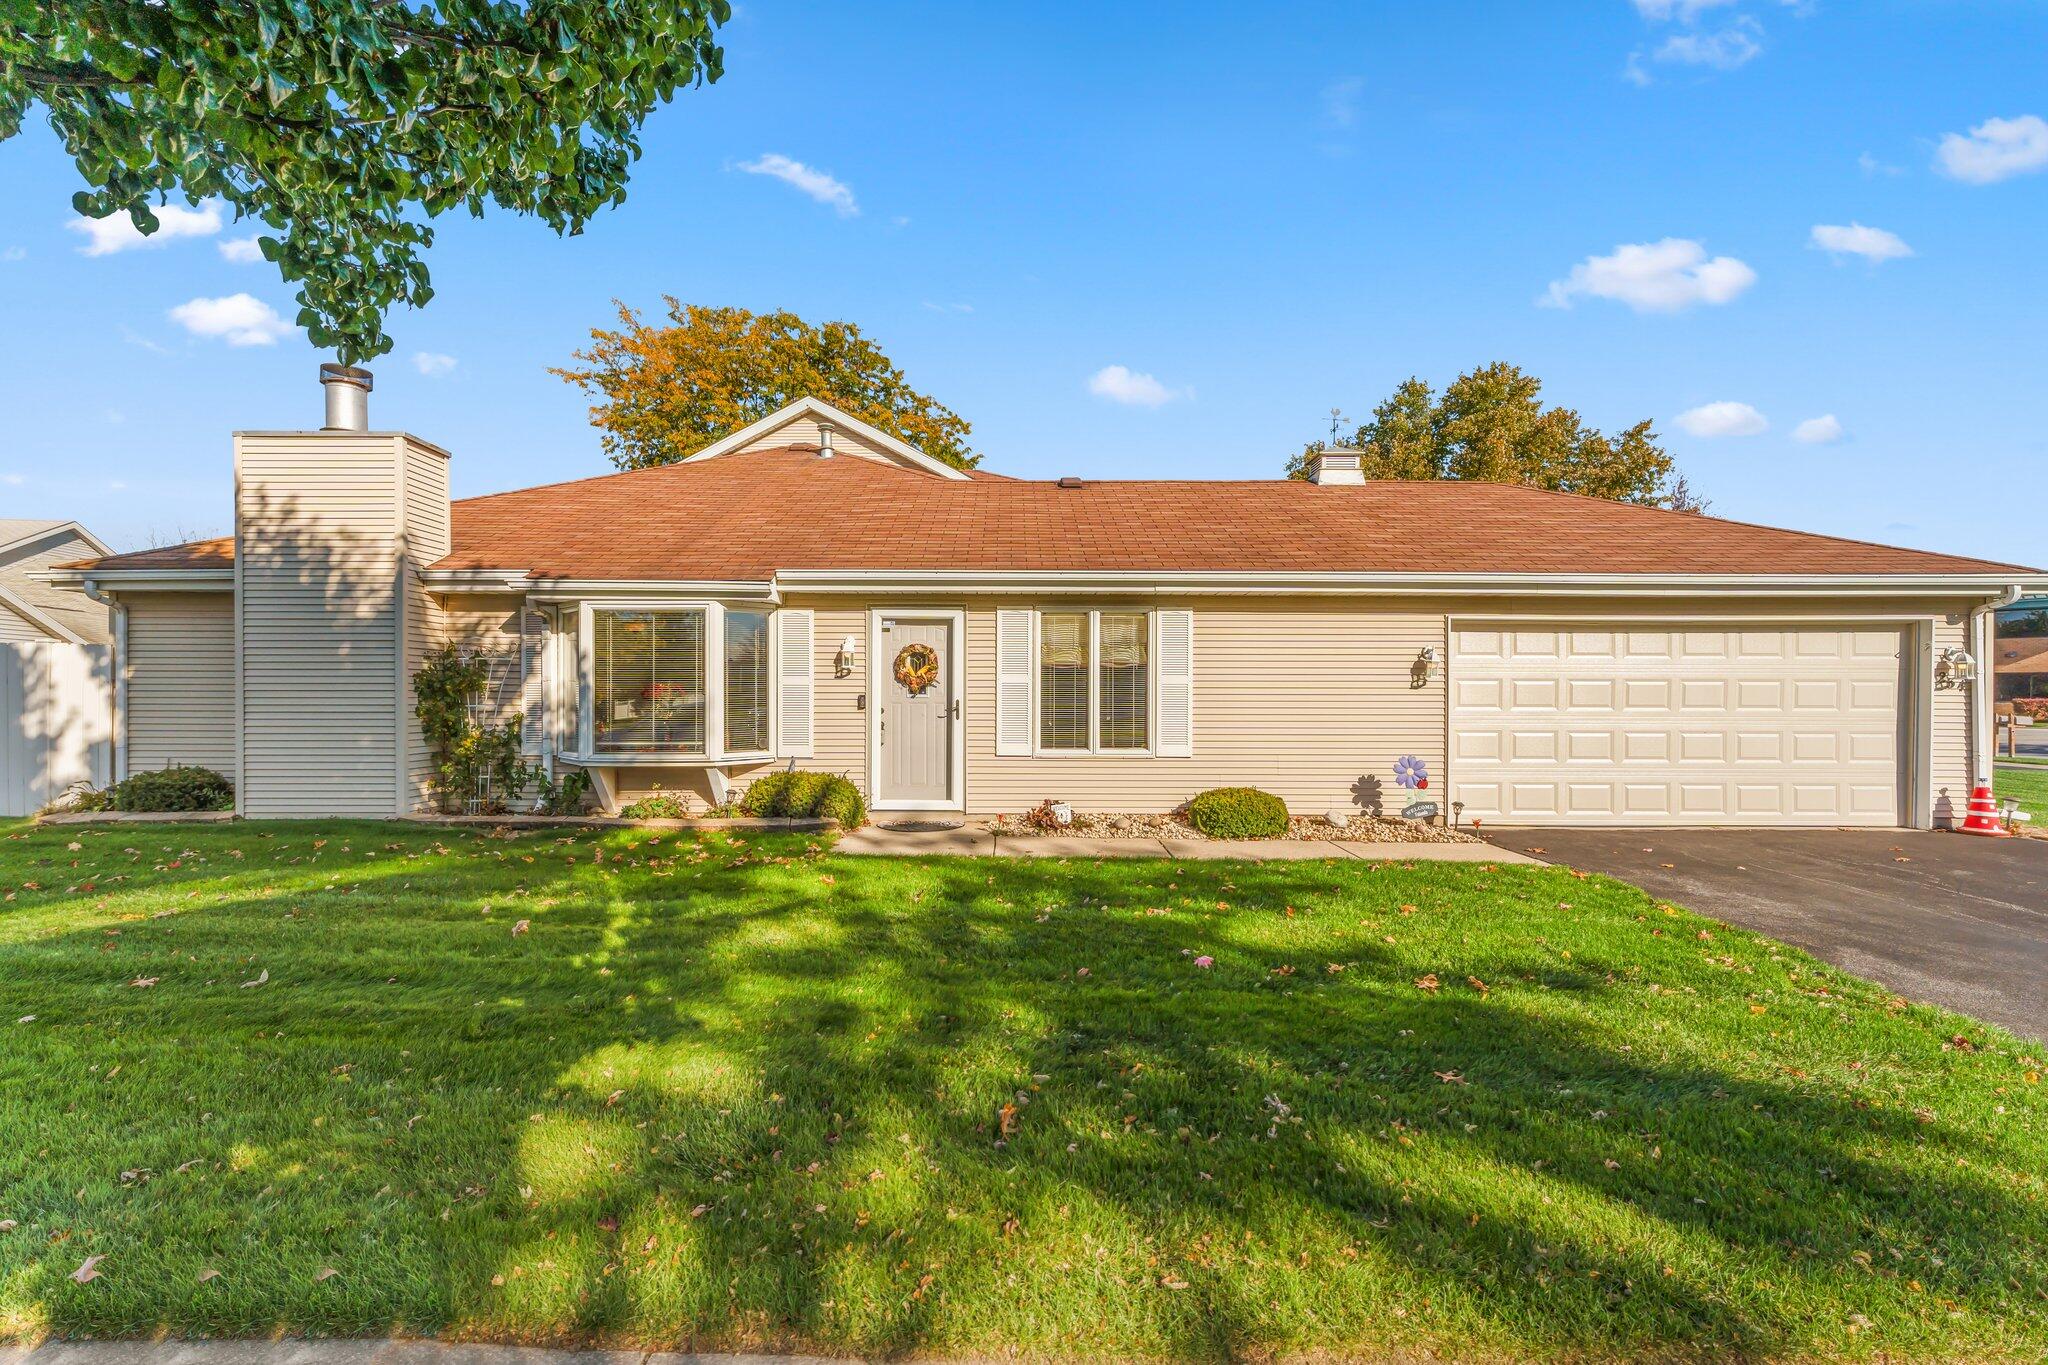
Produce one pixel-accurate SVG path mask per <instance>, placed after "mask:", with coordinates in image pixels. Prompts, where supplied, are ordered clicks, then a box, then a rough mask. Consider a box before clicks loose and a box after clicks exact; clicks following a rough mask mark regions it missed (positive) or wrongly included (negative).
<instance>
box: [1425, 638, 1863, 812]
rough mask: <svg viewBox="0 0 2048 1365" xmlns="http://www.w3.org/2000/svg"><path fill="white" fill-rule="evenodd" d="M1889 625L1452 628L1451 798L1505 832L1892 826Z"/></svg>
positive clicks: (1467, 810)
mask: <svg viewBox="0 0 2048 1365" xmlns="http://www.w3.org/2000/svg"><path fill="white" fill-rule="evenodd" d="M1901 643H1902V636H1901V634H1900V632H1899V631H1897V630H1888V629H1815V628H1797V629H1788V628H1784V627H1771V626H1766V625H1758V626H1755V627H1753V628H1750V629H1727V628H1723V627H1719V626H1715V627H1711V628H1706V629H1698V628H1686V629H1672V628H1670V627H1663V626H1649V625H1646V626H1641V627H1636V626H1610V627H1606V628H1602V629H1581V628H1577V627H1573V626H1566V625H1558V626H1527V625H1520V624H1517V625H1514V626H1505V625H1503V626H1500V627H1497V628H1495V627H1489V628H1469V629H1460V630H1459V631H1457V632H1456V634H1455V637H1454V640H1453V654H1452V661H1451V670H1450V677H1451V754H1452V761H1451V780H1452V784H1453V790H1452V799H1453V800H1457V801H1462V802H1464V803H1465V811H1464V818H1465V819H1467V820H1473V819H1478V820H1483V821H1493V822H1498V823H1500V824H1515V825H1542V824H1555V825H1565V824H1588V825H1896V824H1898V823H1899V787H1900V782H1899V755H1900V753H1901V752H1902V750H1903V745H1902V744H1901V741H1900V734H1899V717H1900V701H1899V693H1900V656H1901Z"/></svg>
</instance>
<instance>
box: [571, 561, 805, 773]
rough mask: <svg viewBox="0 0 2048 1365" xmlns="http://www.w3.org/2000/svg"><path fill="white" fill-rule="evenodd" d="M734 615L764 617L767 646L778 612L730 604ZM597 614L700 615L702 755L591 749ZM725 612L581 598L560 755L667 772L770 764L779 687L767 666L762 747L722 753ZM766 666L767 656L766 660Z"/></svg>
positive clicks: (697, 604)
mask: <svg viewBox="0 0 2048 1365" xmlns="http://www.w3.org/2000/svg"><path fill="white" fill-rule="evenodd" d="M733 607H734V609H735V610H740V611H765V612H767V614H768V636H769V640H770V642H771V645H770V647H771V649H772V648H773V644H772V642H773V641H774V640H775V639H776V636H777V632H778V631H779V629H780V625H779V622H778V620H777V618H778V617H779V616H780V615H781V611H780V610H779V609H778V608H776V607H772V606H767V605H765V604H763V603H760V602H738V603H734V604H733ZM600 611H632V612H650V613H654V612H665V613H669V614H676V613H681V612H691V611H695V612H702V613H703V614H704V751H703V752H702V753H691V752H688V751H686V750H682V749H674V750H659V749H656V750H647V749H633V750H614V749H599V748H597V747H595V745H596V739H597V725H596V699H597V633H596V629H595V627H594V624H593V619H594V617H595V616H596V614H597V613H598V612H600ZM725 612H726V604H725V603H724V602H721V601H718V600H716V599H713V598H701V599H700V598H651V599H650V598H587V599H585V600H583V601H580V602H578V603H577V604H576V692H575V706H576V710H575V714H574V723H575V732H576V752H575V753H574V754H573V755H564V757H565V758H570V759H573V760H575V761H577V762H581V763H589V764H595V765H604V766H620V765H627V764H636V763H637V764H647V765H650V766H657V765H658V766H661V767H668V768H712V767H722V766H726V765H729V764H738V763H767V762H770V761H772V760H773V759H774V757H775V754H776V752H777V748H778V745H779V743H780V739H781V736H780V735H779V734H778V733H777V731H778V730H779V728H780V726H779V722H778V717H777V706H778V704H779V703H780V701H781V694H782V683H781V680H780V679H779V678H778V677H777V676H776V670H775V669H774V668H773V667H772V666H771V667H770V668H769V670H768V691H767V707H768V728H767V733H768V747H767V748H766V749H759V750H756V749H749V750H745V751H740V750H732V749H727V748H726V747H725ZM771 660H772V655H771Z"/></svg>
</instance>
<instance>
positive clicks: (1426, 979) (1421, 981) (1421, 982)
mask: <svg viewBox="0 0 2048 1365" xmlns="http://www.w3.org/2000/svg"><path fill="white" fill-rule="evenodd" d="M1415 985H1416V987H1417V988H1418V989H1421V990H1425V991H1433V990H1435V989H1436V988H1437V985H1438V982H1437V979H1436V973H1435V972H1430V973H1428V974H1427V975H1425V976H1418V977H1416V978H1415Z"/></svg>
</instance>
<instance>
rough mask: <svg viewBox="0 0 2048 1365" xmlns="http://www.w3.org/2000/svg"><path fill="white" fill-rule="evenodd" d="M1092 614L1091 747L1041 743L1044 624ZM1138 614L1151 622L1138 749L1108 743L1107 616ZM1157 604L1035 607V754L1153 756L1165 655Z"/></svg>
mask: <svg viewBox="0 0 2048 1365" xmlns="http://www.w3.org/2000/svg"><path fill="white" fill-rule="evenodd" d="M1048 615H1051V616H1085V617H1087V618H1088V747H1087V748H1085V749H1058V748H1052V747H1049V746H1048V745H1046V744H1044V743H1042V742H1041V740H1042V738H1043V736H1044V734H1045V732H1044V730H1043V729H1042V728H1040V723H1039V716H1040V705H1041V692H1042V688H1041V687H1040V682H1041V674H1042V671H1043V660H1044V655H1043V653H1042V649H1043V640H1044V637H1043V633H1042V627H1043V623H1044V620H1045V618H1046V617H1047V616H1048ZM1104 616H1136V617H1138V618H1140V619H1141V620H1143V621H1144V623H1145V744H1144V747H1143V748H1138V749H1111V748H1105V747H1104V746H1103V743H1102V677H1101V660H1102V618H1103V617H1104ZM1153 618H1154V613H1153V610H1152V608H1150V607H1146V606H1139V605H1137V604H1135V603H1133V604H1130V605H1122V604H1117V603H1110V604H1105V605H1102V606H1096V605H1092V604H1091V605H1087V606H1082V605H1079V604H1076V605H1073V606H1050V607H1033V608H1032V609H1031V753H1032V756H1033V757H1034V758H1040V757H1042V758H1152V757H1154V756H1155V755H1156V753H1157V750H1158V747H1159V745H1158V740H1159V657H1158V649H1157V645H1156V641H1155V638H1154V637H1155V634H1156V622H1155V621H1154V619H1153Z"/></svg>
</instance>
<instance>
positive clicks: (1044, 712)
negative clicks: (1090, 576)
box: [1038, 611, 1088, 749]
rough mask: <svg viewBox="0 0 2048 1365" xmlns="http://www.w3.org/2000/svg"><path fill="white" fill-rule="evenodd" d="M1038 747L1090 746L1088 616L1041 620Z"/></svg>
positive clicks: (1063, 614) (1060, 614)
mask: <svg viewBox="0 0 2048 1365" xmlns="http://www.w3.org/2000/svg"><path fill="white" fill-rule="evenodd" d="M1038 747H1039V748H1041V749H1086V748H1087V747H1088V613H1087V612H1084V611H1082V612H1050V611H1049V612H1046V613H1044V614H1043V615H1041V616H1040V617H1039V618H1038Z"/></svg>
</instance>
